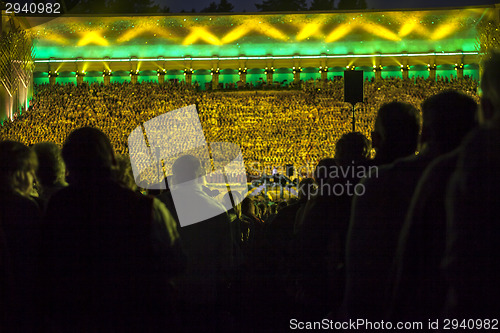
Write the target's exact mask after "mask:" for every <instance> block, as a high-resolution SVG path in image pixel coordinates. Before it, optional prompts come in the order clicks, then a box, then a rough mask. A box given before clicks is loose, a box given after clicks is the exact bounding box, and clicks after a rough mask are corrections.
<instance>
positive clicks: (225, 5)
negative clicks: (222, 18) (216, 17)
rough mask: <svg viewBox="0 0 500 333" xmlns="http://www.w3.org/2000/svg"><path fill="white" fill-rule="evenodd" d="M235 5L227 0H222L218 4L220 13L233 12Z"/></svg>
mask: <svg viewBox="0 0 500 333" xmlns="http://www.w3.org/2000/svg"><path fill="white" fill-rule="evenodd" d="M233 9H234V6H233V4H232V3H230V2H229V1H227V0H220V2H219V5H218V6H217V11H218V12H219V13H229V12H232V11H233Z"/></svg>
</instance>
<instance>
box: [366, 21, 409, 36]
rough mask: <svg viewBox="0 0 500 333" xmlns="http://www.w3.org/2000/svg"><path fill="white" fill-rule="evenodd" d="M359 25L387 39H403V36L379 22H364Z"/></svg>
mask: <svg viewBox="0 0 500 333" xmlns="http://www.w3.org/2000/svg"><path fill="white" fill-rule="evenodd" d="M359 26H360V27H361V28H363V29H364V30H366V31H368V32H369V33H371V34H374V35H376V36H379V37H382V38H385V39H390V40H394V41H400V40H401V38H400V37H398V35H396V34H395V33H394V32H392V31H391V30H389V29H387V28H385V27H383V26H381V25H379V24H375V23H373V22H367V23H363V24H360V25H359Z"/></svg>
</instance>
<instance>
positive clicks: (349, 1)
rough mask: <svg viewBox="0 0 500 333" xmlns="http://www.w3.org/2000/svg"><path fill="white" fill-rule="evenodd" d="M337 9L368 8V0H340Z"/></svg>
mask: <svg viewBox="0 0 500 333" xmlns="http://www.w3.org/2000/svg"><path fill="white" fill-rule="evenodd" d="M337 9H341V10H345V9H366V0H340V1H339V4H338V6H337Z"/></svg>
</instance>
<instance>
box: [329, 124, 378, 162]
mask: <svg viewBox="0 0 500 333" xmlns="http://www.w3.org/2000/svg"><path fill="white" fill-rule="evenodd" d="M369 154H370V141H369V140H368V139H367V138H366V136H364V135H363V134H362V133H360V132H351V133H347V134H344V135H342V136H341V137H340V139H339V141H337V143H336V144H335V161H336V162H337V164H338V165H344V166H345V165H350V164H351V163H352V162H353V161H354V163H355V164H356V163H359V162H363V161H365V160H366V159H367V158H368V156H369Z"/></svg>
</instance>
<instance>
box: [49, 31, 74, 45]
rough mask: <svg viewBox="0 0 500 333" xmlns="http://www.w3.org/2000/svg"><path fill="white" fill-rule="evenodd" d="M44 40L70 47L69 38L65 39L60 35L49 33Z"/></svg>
mask: <svg viewBox="0 0 500 333" xmlns="http://www.w3.org/2000/svg"><path fill="white" fill-rule="evenodd" d="M44 39H47V40H51V41H54V42H56V43H57V44H61V45H68V44H69V40H68V39H67V38H64V37H62V36H60V35H58V34H55V33H47V34H46V35H45V36H44Z"/></svg>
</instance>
